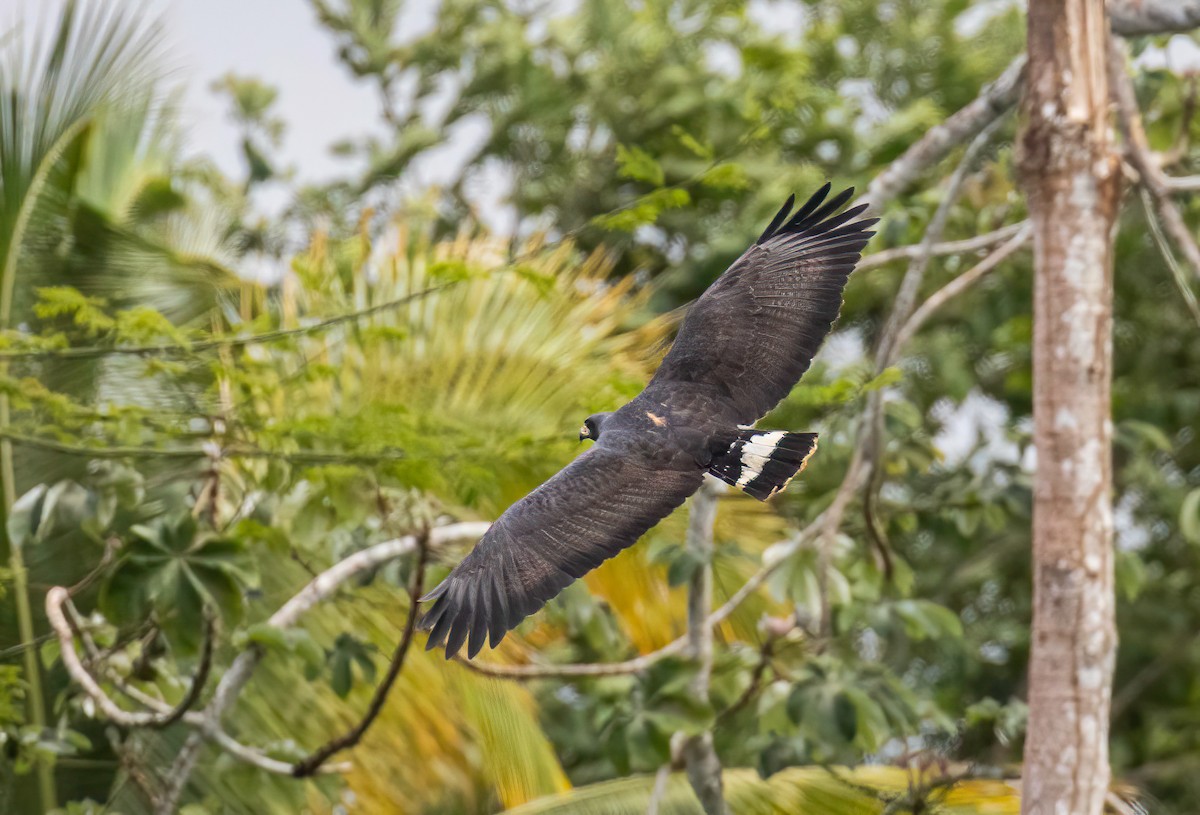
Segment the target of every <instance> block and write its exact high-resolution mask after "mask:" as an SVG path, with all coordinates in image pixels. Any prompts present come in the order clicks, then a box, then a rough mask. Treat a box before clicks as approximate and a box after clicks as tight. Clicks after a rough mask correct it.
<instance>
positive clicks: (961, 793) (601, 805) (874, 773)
mask: <svg viewBox="0 0 1200 815" xmlns="http://www.w3.org/2000/svg"><path fill="white" fill-rule="evenodd" d="M940 780H941V779H939V777H938V776H937V775H936V774H935V775H928V774H926V775H921V774H919V773H915V772H910V771H908V770H904V769H901V768H898V767H857V768H823V767H793V768H790V769H787V770H783V771H782V772H779V773H776V774H775V775H773V776H771V777H770V778H767V779H763V778H761V777H759V775H758V773H756V772H755V771H753V770H746V769H736V770H726V771H725V796H726V801H727V803H728V804H729V809H730V812H731V813H732V815H882V813H884V812H885V811H886V812H895V813H904V812H911V811H912V809H913V806H917V803H916V800H915V799H914V801H913V804H912V805H911V806H909V805H906V802H907V800H909V798H914V797H915V798H919V799H920V800H921V801H922V802H923V805H924V807H925V808H923V809H921V810H920V811H922V812H927V813H930V815H934V814H935V813H941V815H1016V813H1018V812H1020V809H1021V802H1020V796H1019V782H1008V781H992V780H977V779H970V780H964V781H959V782H958V783H956V784H952V785H947V786H942V785H941V784H940V783H939V782H940ZM653 787H654V778H653V777H652V776H634V777H631V778H622V779H618V780H615V781H605V782H601V783H599V784H591V785H589V786H586V787H578V788H576V789H573V790H571V791H570V792H565V793H561V794H559V795H555V796H551V797H549V798H542V799H540V800H538V801H534V802H532V803H530V804H527V805H525V806H521V807H517V808H515V809H510V810H508V813H509V815H643V813H645V812H646V808H647V806H648V805H649V803H650V797H651V794H652V791H653ZM906 796H908V798H906ZM889 806H890V807H891V809H889ZM658 811H659V812H660V813H662V815H703V810H701V808H700V804H699V803H698V802H697V800H696V797H695V795H694V794H693V793H692V790H691V787H690V786H689V785H688V782H687V778H686V777H685V776H684V774H683V773H674V774H672V776H671V778H670V780H669V781H668V783H667V789H666V794H665V795H664V796H663V798H662V801H661V802H660V806H659V810H658Z"/></svg>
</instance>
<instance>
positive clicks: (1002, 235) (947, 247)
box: [855, 221, 1028, 272]
mask: <svg viewBox="0 0 1200 815" xmlns="http://www.w3.org/2000/svg"><path fill="white" fill-rule="evenodd" d="M1027 224H1028V222H1027V221H1018V222H1017V223H1015V224H1009V225H1008V226H1002V227H1000V228H999V229H996V230H993V231H992V232H985V233H983V234H982V235H976V236H975V237H973V238H965V239H963V240H957V241H941V242H939V243H934V244H932V245H927V244H926V243H925V241H921V242H919V243H914V244H909V245H907V246H896V247H893V248H892V249H884V250H883V251H881V252H875V253H874V254H871V255H867V256H866V257H864V258H863V259H862V260H860V261H859V262H858V265H857V266H856V267H855V269H856V270H857V271H859V272H862V271H864V270H866V269H874V268H877V267H879V266H883V265H885V264H888V263H891V262H892V261H895V260H910V259H912V258H914V257H917V256H918V255H922V254H928V255H929V256H931V257H944V256H946V255H965V254H968V253H970V252H979V251H982V250H984V249H990V248H992V247H993V246H995V245H996V244H998V243H1004V242H1005V241H1006V240H1008V239H1009V238H1011V237H1012V236H1013V235H1015V234H1017V232H1019V231H1021V229H1023V228H1024V227H1025V226H1026V225H1027Z"/></svg>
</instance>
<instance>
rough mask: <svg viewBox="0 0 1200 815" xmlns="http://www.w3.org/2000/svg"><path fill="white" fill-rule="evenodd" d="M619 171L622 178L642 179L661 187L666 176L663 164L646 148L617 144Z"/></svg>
mask: <svg viewBox="0 0 1200 815" xmlns="http://www.w3.org/2000/svg"><path fill="white" fill-rule="evenodd" d="M617 173H618V175H620V176H621V177H622V178H628V179H632V180H633V181H642V182H645V183H647V184H650V185H651V186H654V187H661V186H662V185H663V181H664V180H665V176H664V174H663V168H662V166H661V165H660V164H659V163H658V162H657V161H656V160H655V159H654V157H653V156H651V155H650V154H649V153H647V152H646V151H645V150H643V149H642V148H640V147H626V146H625V145H623V144H618V145H617Z"/></svg>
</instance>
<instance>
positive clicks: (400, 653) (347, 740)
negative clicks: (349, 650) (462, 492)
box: [292, 534, 429, 778]
mask: <svg viewBox="0 0 1200 815" xmlns="http://www.w3.org/2000/svg"><path fill="white" fill-rule="evenodd" d="M428 556H429V541H428V534H424V535H422V536H421V537H419V538H418V539H417V565H416V567H415V569H414V571H413V579H412V586H411V587H409V590H408V596H409V604H408V617H407V619H405V621H404V633H403V634H402V635H401V637H400V643H399V644H398V645H397V646H396V650H395V652H394V653H393V654H392V661H391V662H390V663H389V664H388V670H387V674H386V675H385V676H384V678H383V681H382V682H380V683H379V686H378V687H377V688H375V695H374V696H373V697H372V698H371V704H370V705H368V706H367V712H366V713H365V714H364V715H363V717H362V720H361V721H359V723H358V724H356V725H355V726H354V727H352V728H350V730H349V731H347V732H346V733H344V734H342V735H341V736H338V737H337V738H335V739H330V740H329V741H328V742H327V743H325V744H324V745H322V746H321V747H320V748H318V749H316V750H314V751H313V752H312V753H311V754H310V755H309V756H308V757H306V758H305V759H304V760H302V761H299V762H297V763H296V767H295V769H294V770H293V771H292V774H293V775H294V776H296V778H307V777H308V776H311V775H313V773H315V772H316V771H317V770H318V769H320V767H321V765H322V764H324V763H325V761H327V760H328V759H329V758H330V757H331V756H333V755H334V754H335V753H339V752H341V751H342V750H346V749H348V748H350V747H354V746H355V745H356V744H358V743H359V742H360V741H362V737H363V736H364V735H365V734H366V732H367V729H368V728H370V726H371V725H372V724H373V723H374V721H375V719H376V718H378V716H379V714H380V712H381V711H382V710H383V703H384V702H386V701H387V697H388V693H389V692H390V691H391V689H392V685H394V684H395V683H396V678H397V677H398V676H400V671H401V670H402V669H403V667H404V659H405V657H407V656H408V648H409V646H410V645H411V644H412V638H413V633H414V632H415V631H416V629H417V608H418V606H419V605H420V603H419V602H418V601H419V600H420V598H421V595H422V594H423V593H424V592H423V587H424V585H425V564H426V561H427V559H428Z"/></svg>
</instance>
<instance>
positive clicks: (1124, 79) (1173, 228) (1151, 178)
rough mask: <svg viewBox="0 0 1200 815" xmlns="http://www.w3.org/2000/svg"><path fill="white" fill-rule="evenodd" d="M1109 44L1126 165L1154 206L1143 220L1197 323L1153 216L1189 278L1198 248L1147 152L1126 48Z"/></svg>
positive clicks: (1199, 308)
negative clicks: (1186, 267) (1180, 257)
mask: <svg viewBox="0 0 1200 815" xmlns="http://www.w3.org/2000/svg"><path fill="white" fill-rule="evenodd" d="M1111 40H1112V41H1111V43H1110V48H1109V60H1108V68H1109V84H1110V85H1111V87H1112V95H1113V98H1114V99H1115V100H1116V103H1117V122H1118V124H1119V126H1120V129H1121V135H1122V136H1123V137H1124V139H1125V153H1126V155H1127V157H1128V159H1129V163H1130V164H1132V165H1133V168H1134V169H1135V170H1136V171H1137V174H1138V177H1139V179H1140V180H1141V187H1142V189H1143V190H1144V191H1145V196H1144V198H1143V204H1146V203H1149V202H1147V201H1146V200H1145V198H1146V197H1148V198H1150V199H1151V201H1152V202H1153V206H1152V207H1151V206H1147V207H1146V219H1147V221H1148V222H1149V223H1150V227H1151V232H1152V234H1153V235H1154V237H1155V239H1156V241H1157V242H1158V245H1159V249H1160V251H1161V252H1162V254H1163V257H1164V259H1165V260H1166V262H1167V266H1168V268H1169V269H1170V270H1171V275H1172V277H1173V278H1174V279H1175V285H1176V286H1177V287H1178V288H1179V291H1180V294H1181V296H1182V297H1183V299H1184V302H1185V303H1186V304H1187V306H1188V308H1189V309H1190V310H1191V312H1192V316H1193V317H1195V318H1196V319H1197V320H1198V321H1200V304H1198V303H1197V301H1196V294H1195V292H1193V291H1192V289H1191V287H1190V286H1189V285H1188V282H1187V281H1186V280H1185V279H1183V274H1182V270H1181V269H1180V268H1179V264H1178V263H1177V262H1176V261H1175V256H1174V253H1172V252H1171V251H1170V249H1169V247H1167V246H1166V245H1165V243H1164V242H1163V241H1162V240H1161V233H1160V232H1159V231H1158V230H1159V227H1160V224H1159V223H1156V222H1155V218H1154V213H1155V212H1157V213H1158V220H1159V221H1160V222H1161V228H1162V230H1164V231H1166V233H1167V234H1168V235H1170V236H1171V240H1172V241H1173V242H1174V243H1175V245H1176V246H1178V247H1179V249H1180V251H1181V252H1182V253H1183V257H1184V259H1185V260H1187V263H1188V265H1189V266H1190V267H1191V269H1192V274H1193V275H1194V276H1196V277H1197V278H1200V246H1197V244H1196V240H1195V238H1193V237H1192V233H1191V230H1190V229H1188V227H1187V224H1186V222H1184V220H1183V213H1181V212H1180V211H1179V207H1178V206H1177V205H1176V204H1175V201H1174V200H1173V199H1172V198H1171V187H1170V184H1169V182H1168V179H1167V177H1166V175H1164V174H1163V171H1162V168H1161V167H1159V165H1158V162H1157V161H1156V160H1155V157H1154V153H1153V152H1152V151H1151V150H1150V143H1149V140H1148V139H1147V138H1146V130H1145V128H1144V126H1143V125H1142V114H1141V110H1140V109H1139V108H1138V104H1137V94H1136V93H1135V91H1134V87H1133V79H1132V77H1130V75H1129V71H1128V70H1127V68H1126V65H1127V63H1128V52H1127V51H1126V49H1125V45H1124V43H1122V42H1121V41H1120V40H1118V39H1116V38H1115V37H1113V38H1111Z"/></svg>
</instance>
